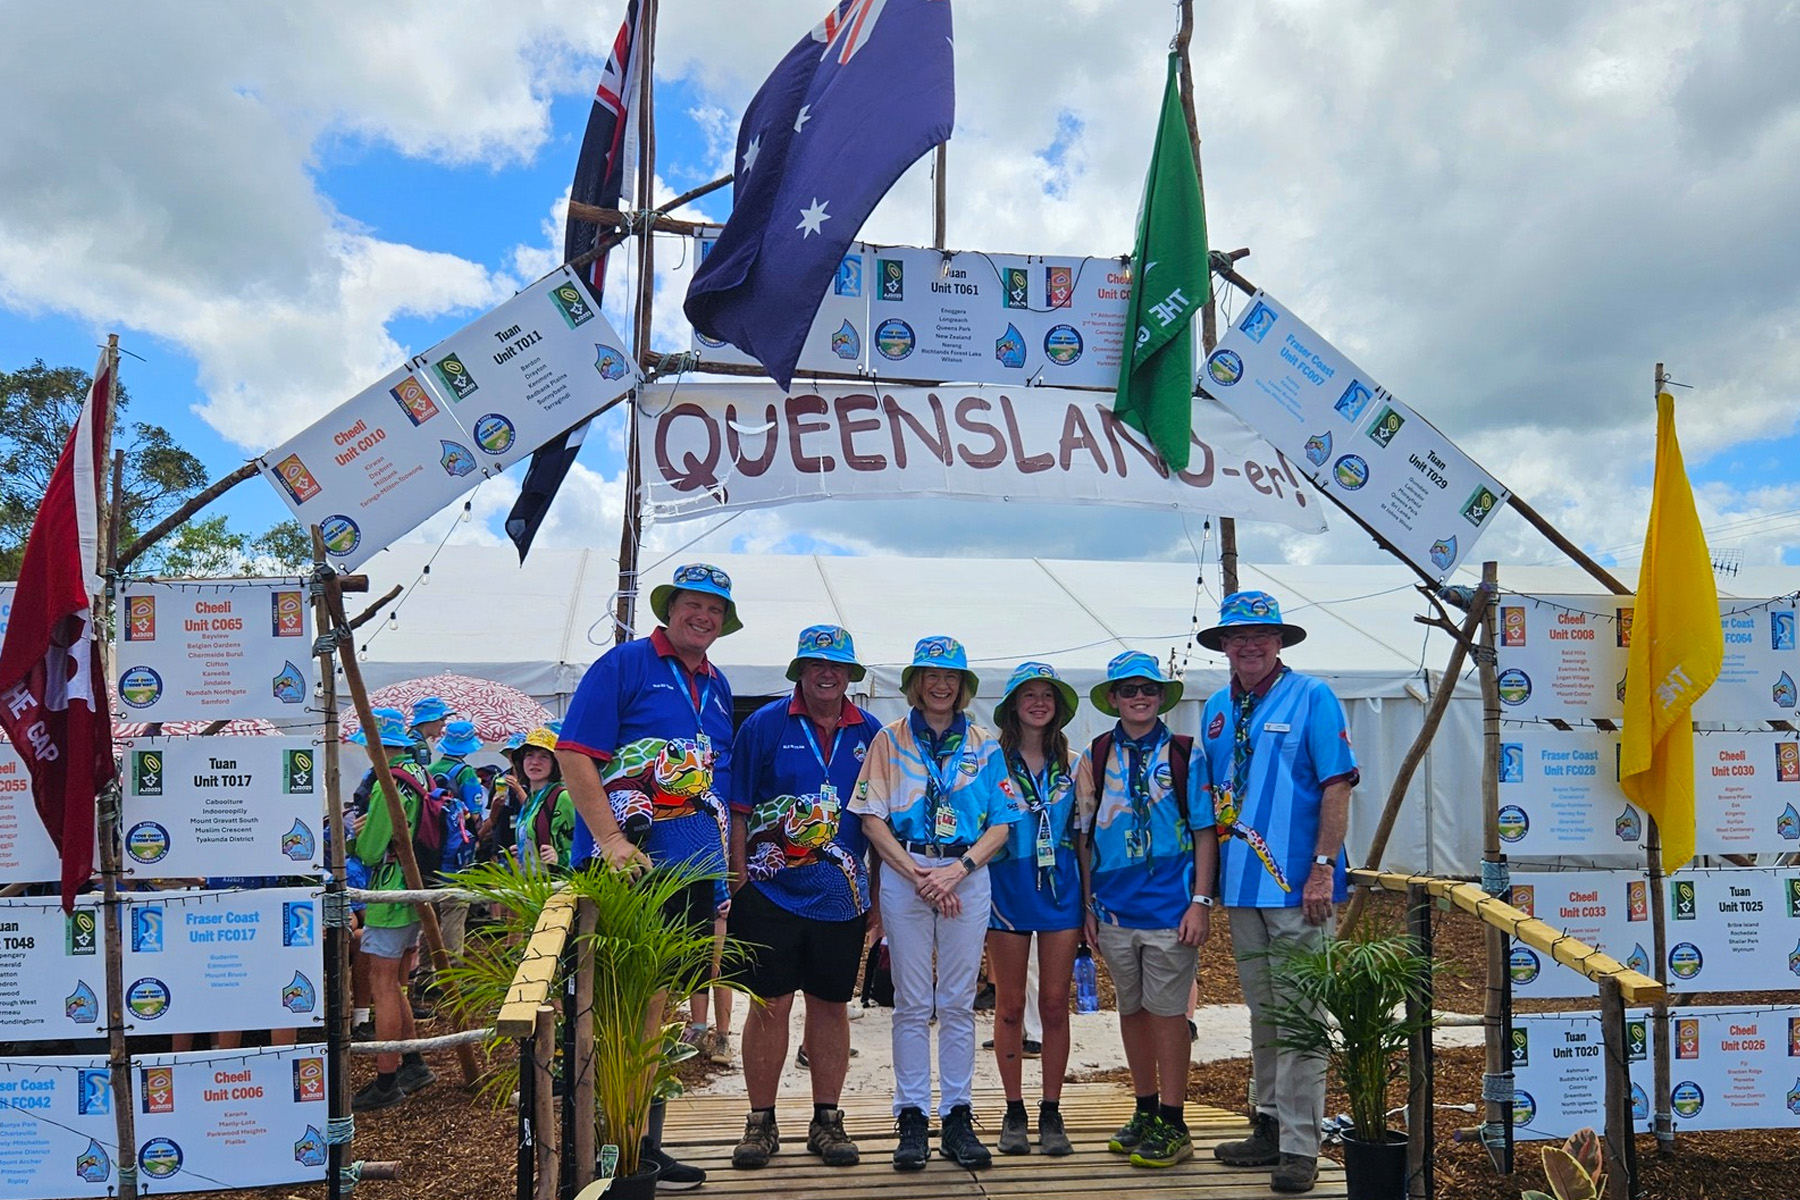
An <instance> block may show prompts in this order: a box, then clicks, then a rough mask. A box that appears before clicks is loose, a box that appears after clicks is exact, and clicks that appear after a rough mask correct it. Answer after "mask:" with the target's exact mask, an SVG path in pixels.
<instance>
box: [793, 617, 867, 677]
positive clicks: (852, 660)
mask: <svg viewBox="0 0 1800 1200" xmlns="http://www.w3.org/2000/svg"><path fill="white" fill-rule="evenodd" d="M809 658H812V659H818V660H819V661H821V662H832V663H843V664H844V665H845V666H847V667H849V668H850V682H851V683H855V682H856V681H858V680H859V679H861V678H862V677H863V676H864V675H867V674H868V671H866V670H865V669H864V668H863V665H862V664H861V663H859V662H857V661H856V642H855V641H854V640H852V639H851V637H850V631H849V630H848V629H845V628H844V627H843V626H842V625H808V626H807V627H806V628H805V629H802V630H801V631H800V642H799V644H798V646H796V647H795V649H794V661H793V662H790V663H789V664H788V669H787V677H788V679H790V680H792V681H793V682H795V683H798V682H799V681H800V667H801V665H802V664H803V663H805V662H806V660H807V659H809Z"/></svg>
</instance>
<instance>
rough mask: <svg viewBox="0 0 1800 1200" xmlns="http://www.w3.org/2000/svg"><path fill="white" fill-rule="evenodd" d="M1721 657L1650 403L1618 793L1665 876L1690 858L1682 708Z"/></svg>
mask: <svg viewBox="0 0 1800 1200" xmlns="http://www.w3.org/2000/svg"><path fill="white" fill-rule="evenodd" d="M1724 657H1725V636H1724V633H1723V632H1722V631H1721V630H1720V628H1719V593H1718V590H1717V589H1716V588H1714V587H1713V577H1712V560H1711V558H1710V557H1709V556H1708V554H1707V552H1706V536H1705V535H1704V534H1703V533H1702V532H1701V530H1700V516H1699V514H1698V513H1696V512H1695V511H1694V491H1693V488H1692V487H1690V486H1689V484H1688V477H1687V469H1686V468H1685V467H1683V466H1682V464H1681V445H1680V443H1678V442H1677V441H1676V440H1675V398H1674V397H1673V396H1670V395H1668V394H1667V393H1664V394H1662V395H1659V396H1658V397H1657V398H1656V482H1655V484H1654V486H1653V488H1652V492H1651V498H1650V528H1649V529H1648V530H1646V531H1645V533H1644V561H1643V564H1642V565H1641V566H1640V567H1639V568H1638V590H1637V608H1636V610H1635V612H1634V613H1633V615H1632V621H1631V649H1630V654H1629V657H1627V659H1626V672H1625V733H1624V739H1623V745H1622V747H1621V749H1620V752H1619V785H1620V786H1621V787H1622V788H1624V789H1625V794H1626V795H1627V796H1630V797H1631V798H1632V799H1633V800H1635V801H1636V802H1637V803H1638V805H1639V806H1640V807H1641V808H1643V809H1644V810H1645V811H1646V812H1648V813H1649V814H1650V815H1651V816H1653V817H1655V818H1656V823H1657V826H1658V827H1659V829H1660V830H1661V833H1662V858H1663V868H1664V870H1668V871H1677V870H1680V869H1681V868H1682V867H1684V866H1686V865H1687V864H1688V863H1689V862H1690V861H1692V860H1693V857H1694V727H1693V724H1692V720H1691V718H1690V717H1689V716H1688V710H1689V709H1691V708H1692V707H1693V706H1694V701H1696V700H1698V699H1699V698H1700V696H1701V694H1702V693H1703V692H1705V691H1706V689H1707V688H1709V687H1711V686H1712V685H1713V680H1715V679H1717V678H1718V677H1719V666H1720V664H1721V663H1722V662H1723V660H1724Z"/></svg>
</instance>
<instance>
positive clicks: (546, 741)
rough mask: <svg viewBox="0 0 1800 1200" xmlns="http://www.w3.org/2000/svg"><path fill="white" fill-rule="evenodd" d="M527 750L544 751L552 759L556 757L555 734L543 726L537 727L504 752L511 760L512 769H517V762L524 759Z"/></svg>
mask: <svg viewBox="0 0 1800 1200" xmlns="http://www.w3.org/2000/svg"><path fill="white" fill-rule="evenodd" d="M527 750H544V751H547V752H548V753H549V754H550V756H551V757H553V758H554V757H555V756H556V734H554V733H552V732H551V731H550V730H549V729H548V728H547V727H545V726H543V725H539V726H538V727H537V728H536V729H534V730H532V731H531V732H530V733H528V734H526V735H525V737H524V740H522V741H521V742H520V743H519V744H518V745H517V746H513V747H511V748H510V749H509V750H507V752H506V756H507V757H508V758H510V759H512V760H513V766H514V768H517V767H518V765H519V760H520V759H522V758H524V757H525V752H526V751H527Z"/></svg>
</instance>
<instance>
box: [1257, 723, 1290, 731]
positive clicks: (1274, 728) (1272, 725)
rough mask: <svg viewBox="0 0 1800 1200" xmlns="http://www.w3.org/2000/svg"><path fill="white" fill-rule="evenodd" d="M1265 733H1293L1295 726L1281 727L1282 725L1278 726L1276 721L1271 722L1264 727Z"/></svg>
mask: <svg viewBox="0 0 1800 1200" xmlns="http://www.w3.org/2000/svg"><path fill="white" fill-rule="evenodd" d="M1263 732H1264V733H1292V732H1293V726H1291V725H1281V724H1277V723H1276V722H1274V721H1269V722H1267V723H1266V724H1265V725H1263Z"/></svg>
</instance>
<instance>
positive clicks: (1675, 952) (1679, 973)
mask: <svg viewBox="0 0 1800 1200" xmlns="http://www.w3.org/2000/svg"><path fill="white" fill-rule="evenodd" d="M1705 965H1706V959H1705V956H1703V955H1702V954H1701V953H1700V947H1698V946H1696V945H1694V943H1692V942H1680V943H1677V944H1676V945H1674V946H1671V947H1670V948H1669V974H1671V975H1673V976H1674V977H1675V978H1677V979H1682V980H1687V979H1693V978H1695V977H1696V976H1698V975H1699V974H1700V969H1701V967H1703V966H1705Z"/></svg>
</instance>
